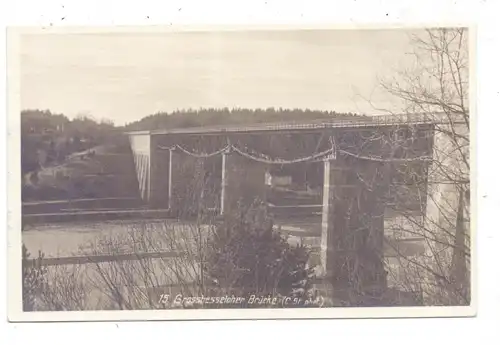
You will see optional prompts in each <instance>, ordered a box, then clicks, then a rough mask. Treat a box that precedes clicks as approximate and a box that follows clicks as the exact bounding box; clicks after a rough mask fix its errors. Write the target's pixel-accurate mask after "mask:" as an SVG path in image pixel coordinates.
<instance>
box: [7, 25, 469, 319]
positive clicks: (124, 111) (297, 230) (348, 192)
mask: <svg viewBox="0 0 500 345" xmlns="http://www.w3.org/2000/svg"><path fill="white" fill-rule="evenodd" d="M473 46H474V31H473V30H472V28H468V27H408V28H405V27H400V28H398V27H387V28H382V27H379V28H345V29H340V28H286V27H285V28H279V27H276V28H258V27H257V28H253V29H241V28H237V27H234V28H210V29H195V28H193V29H182V30H181V29H179V30H176V29H171V28H170V29H160V28H155V29H153V28H147V27H143V28H137V27H135V28H134V27H128V28H120V29H117V28H115V29H112V28H111V27H109V28H107V29H103V28H99V29H97V28H96V29H82V28H59V29H55V28H38V29H34V28H31V29H22V28H9V30H8V50H7V52H8V60H7V61H8V64H7V67H8V93H9V112H8V127H9V138H8V140H9V155H10V158H9V162H8V167H7V169H8V175H9V176H8V177H9V193H10V195H9V205H8V206H9V217H10V218H9V229H8V239H9V248H8V253H9V257H8V266H9V317H10V319H12V320H13V321H24V320H36V321H51V320H74V321H78V320H80V321H83V320H87V319H88V318H89V317H90V318H91V319H92V320H137V319H144V318H147V319H158V320H163V319H235V318H236V319H241V318H305V319H307V318H344V317H346V318H352V317H418V316H434V315H435V316H471V315H474V314H475V289H474V286H475V285H474V281H475V279H474V276H475V256H476V252H475V249H474V236H475V229H474V217H475V214H474V204H475V185H474V177H475V175H474V174H475V171H474V152H473V150H471V146H472V147H473V142H472V143H471V139H474V135H472V138H471V132H472V134H473V131H474V123H475V121H476V118H475V113H474V109H475V108H474V107H475V105H474V88H473V83H474V81H473V78H474V73H473V71H474V69H473V67H474V66H473V64H474V55H473V53H474V52H473V51H472V50H473ZM471 112H472V118H471V117H470V113H471ZM471 156H472V157H471ZM471 164H472V169H471ZM471 171H472V173H471ZM471 174H472V176H471ZM471 177H472V180H473V183H472V185H471ZM117 311H119V313H117ZM88 313H91V314H88Z"/></svg>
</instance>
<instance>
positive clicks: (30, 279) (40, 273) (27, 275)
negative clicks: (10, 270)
mask: <svg viewBox="0 0 500 345" xmlns="http://www.w3.org/2000/svg"><path fill="white" fill-rule="evenodd" d="M30 256H31V254H30V253H29V252H28V249H27V248H26V246H25V245H24V244H23V248H22V270H23V273H22V274H23V276H22V278H23V310H24V311H33V310H35V304H36V297H37V296H38V295H39V294H40V293H41V292H42V289H43V285H44V282H45V276H46V274H47V268H46V267H44V266H42V260H43V257H44V255H43V253H42V252H40V251H39V252H38V257H37V258H36V259H30Z"/></svg>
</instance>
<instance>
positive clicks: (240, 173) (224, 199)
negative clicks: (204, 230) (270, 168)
mask: <svg viewBox="0 0 500 345" xmlns="http://www.w3.org/2000/svg"><path fill="white" fill-rule="evenodd" d="M265 173H266V166H265V164H263V163H259V162H254V161H251V160H249V159H247V158H244V157H241V156H240V155H238V154H237V153H225V154H224V155H223V158H222V178H221V201H220V211H221V214H228V213H230V212H231V211H236V210H239V208H240V207H242V208H248V207H250V206H251V205H252V204H254V205H255V203H257V202H265V201H266V190H267V186H266V185H265Z"/></svg>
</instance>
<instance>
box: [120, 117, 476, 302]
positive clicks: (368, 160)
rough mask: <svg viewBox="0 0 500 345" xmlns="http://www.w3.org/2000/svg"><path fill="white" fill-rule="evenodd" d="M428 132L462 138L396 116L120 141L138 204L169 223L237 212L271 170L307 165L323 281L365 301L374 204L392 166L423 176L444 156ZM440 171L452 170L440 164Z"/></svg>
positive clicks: (430, 123)
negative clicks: (315, 173)
mask: <svg viewBox="0 0 500 345" xmlns="http://www.w3.org/2000/svg"><path fill="white" fill-rule="evenodd" d="M437 126H440V127H441V128H442V126H452V127H453V128H459V129H460V131H461V132H463V131H464V128H465V127H466V125H465V123H463V121H461V119H460V118H456V117H454V116H450V115H448V114H437V115H436V114H415V115H406V114H405V115H390V116H373V117H371V118H369V119H367V118H362V119H360V120H348V121H346V120H343V121H335V120H334V119H332V120H331V121H324V120H322V121H307V122H292V123H284V122H280V123H259V124H252V125H231V126H209V127H197V128H177V129H165V130H152V131H136V132H129V133H128V135H129V139H130V145H131V148H132V153H133V157H134V163H135V167H136V172H137V179H138V182H139V189H140V195H141V198H142V199H143V200H144V202H145V203H147V204H148V205H149V208H151V209H166V210H168V211H169V212H170V213H171V214H177V215H181V213H182V212H187V211H189V212H191V213H194V214H196V212H199V211H200V210H202V209H203V210H207V209H210V210H213V211H214V212H216V213H217V214H220V215H224V214H227V213H230V212H232V211H233V210H235V208H236V207H237V206H236V205H242V204H244V203H245V202H246V203H247V205H248V204H249V203H251V202H252V201H254V200H255V199H260V200H266V199H267V197H268V194H269V187H268V186H266V183H265V180H266V179H265V176H266V173H269V171H270V170H272V169H273V168H276V167H277V168H283V167H287V166H288V167H292V168H289V169H288V171H289V172H290V171H293V170H294V169H299V168H300V169H306V168H304V166H309V167H310V166H315V167H316V170H320V172H321V174H320V175H321V178H322V188H321V189H322V193H321V194H322V196H321V199H322V200H321V201H320V204H319V205H317V207H316V210H317V211H319V212H320V214H321V252H320V259H321V268H322V275H323V276H324V277H325V278H326V279H327V280H329V281H330V282H333V285H334V289H336V290H338V291H340V290H342V289H347V287H346V286H345V284H346V283H345V282H349V284H356V285H357V286H358V287H360V289H361V290H363V291H365V292H367V293H374V291H379V292H380V291H383V290H384V289H385V287H386V283H387V282H386V280H387V278H386V273H385V271H384V265H383V262H382V260H383V253H382V251H383V241H384V215H385V210H386V208H387V207H388V205H387V203H388V201H387V199H386V198H385V197H382V196H385V195H387V194H388V193H389V191H390V189H391V188H394V186H395V185H396V183H395V180H397V179H398V175H401V173H400V170H401V169H399V167H401V166H405V167H410V170H411V171H412V172H408V169H406V172H405V173H404V174H408V175H418V176H420V177H421V176H425V178H427V177H426V176H427V174H428V171H429V170H430V169H429V168H430V166H431V165H432V162H433V160H434V159H435V158H436V157H437V156H442V155H445V156H453V154H452V153H451V152H448V151H446V150H449V149H448V147H449V145H447V142H446V140H447V139H446V138H445V136H443V135H442V131H436V127H437ZM454 130H455V129H454ZM467 135H468V133H467ZM276 143H281V144H280V145H281V146H280V145H277V144H276ZM276 146H278V148H276ZM447 164H450V165H451V166H453V165H454V164H455V165H456V164H458V163H457V162H456V161H454V160H453V159H447ZM318 167H319V168H318ZM399 177H401V176H399ZM403 177H404V176H403ZM367 181H369V182H367ZM302 182H306V183H307V182H308V181H307V178H306V181H302ZM424 192H425V191H424ZM445 192H446V193H447V194H448V195H449V194H450V192H453V191H451V189H450V188H449V186H447V185H446V183H443V185H442V186H441V187H440V188H438V189H437V191H436V192H433V193H437V194H443V193H445ZM459 198H460V196H459V195H458V194H457V195H455V199H454V201H452V203H451V206H450V202H449V200H448V201H447V205H446V207H447V209H450V210H451V211H450V212H452V213H453V212H454V217H458V213H457V212H458V211H457V210H456V209H455V210H453V208H454V207H453V205H455V206H456V205H458V203H459ZM427 199H428V200H426V201H425V205H423V208H425V209H426V217H438V216H436V214H437V213H439V212H440V210H441V209H442V208H443V205H442V204H439V202H440V201H439V200H441V199H442V198H440V197H439V196H437V197H432V196H431V197H428V198H427ZM436 200H437V201H436ZM420 206H422V205H420ZM312 207H313V208H314V207H315V206H312ZM274 208H275V211H276V209H279V206H274ZM186 210H187V211H186ZM189 212H187V213H189ZM360 230H361V231H360ZM375 293H376V292H375Z"/></svg>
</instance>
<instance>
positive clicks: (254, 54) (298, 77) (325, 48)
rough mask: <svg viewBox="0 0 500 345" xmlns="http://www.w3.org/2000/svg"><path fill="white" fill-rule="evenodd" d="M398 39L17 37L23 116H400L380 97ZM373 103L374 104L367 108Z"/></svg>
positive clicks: (243, 34) (310, 34) (352, 34)
mask: <svg viewBox="0 0 500 345" xmlns="http://www.w3.org/2000/svg"><path fill="white" fill-rule="evenodd" d="M411 34H419V32H418V31H408V30H401V29H398V30H396V29H394V30H385V31H383V30H378V31H374V30H301V31H291V30H286V31H285V30H279V31H239V32H238V31H234V32H227V31H226V32H224V31H222V32H177V33H174V32H156V33H154V32H149V33H147V32H143V33H138V32H136V33H123V32H122V33H116V32H115V33H106V34H104V33H99V34H96V33H79V34H77V33H73V34H70V33H64V34H62V33H51V34H48V33H47V34H25V35H23V36H22V38H21V44H20V48H21V56H20V59H21V62H20V72H21V82H20V86H21V108H22V109H49V110H51V111H52V112H56V113H63V114H65V115H66V116H68V117H69V118H74V117H75V116H77V115H79V114H87V115H91V116H92V117H94V118H95V119H102V118H106V119H110V120H112V121H114V123H115V124H117V125H122V124H125V123H129V122H132V121H137V120H139V119H141V118H142V117H145V116H147V115H150V114H153V113H156V112H159V111H162V112H163V111H164V112H170V111H173V110H176V109H186V108H194V109H197V108H201V107H216V108H218V107H228V108H233V107H239V108H267V107H283V108H310V109H317V110H331V111H337V112H354V113H366V114H371V113H374V112H376V111H375V110H374V109H373V105H375V106H376V107H382V108H388V109H391V110H395V109H394V106H395V105H394V102H393V100H391V99H390V98H389V97H388V96H386V95H384V94H383V93H381V92H379V91H378V89H377V86H378V84H379V82H378V78H381V77H390V76H391V75H392V74H393V73H394V70H395V69H398V68H399V67H400V66H401V64H402V62H403V61H405V54H406V53H408V52H409V51H411V48H412V47H411V44H410V39H409V35H411ZM366 99H370V100H371V101H372V102H373V104H369V103H368V102H367V101H366Z"/></svg>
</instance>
